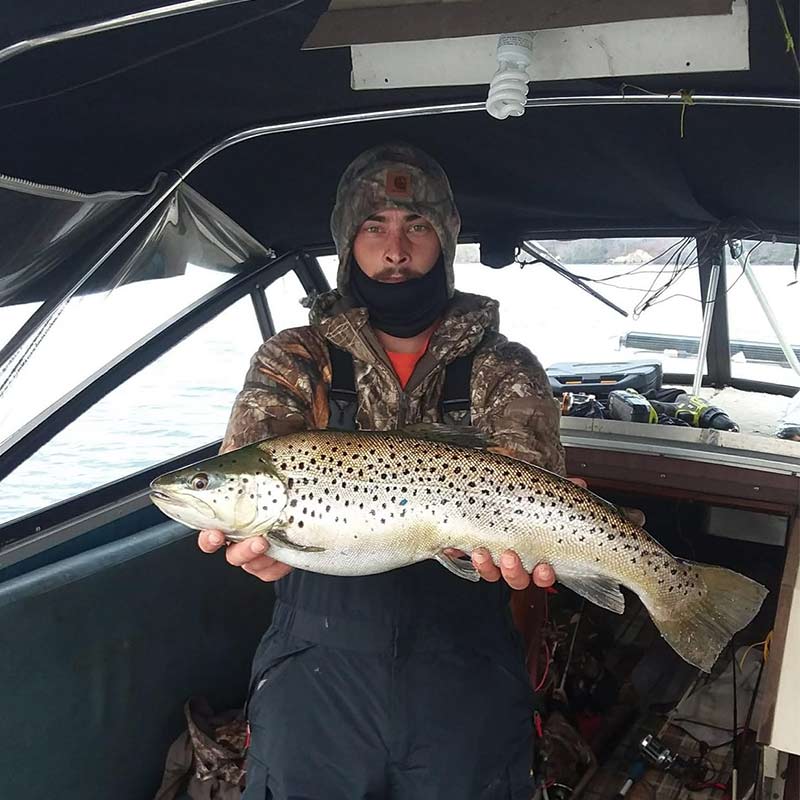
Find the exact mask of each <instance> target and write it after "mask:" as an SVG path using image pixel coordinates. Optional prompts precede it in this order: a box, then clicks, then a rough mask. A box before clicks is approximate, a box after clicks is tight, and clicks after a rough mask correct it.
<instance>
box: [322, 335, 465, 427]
mask: <svg viewBox="0 0 800 800" xmlns="http://www.w3.org/2000/svg"><path fill="white" fill-rule="evenodd" d="M327 345H328V353H329V355H330V359H331V386H330V389H329V390H328V410H329V412H330V421H329V422H328V427H330V428H337V429H339V430H348V431H354V430H355V429H356V414H357V413H358V394H357V392H356V376H355V369H354V367H353V356H352V354H351V353H348V352H347V351H346V350H342V349H341V348H340V347H336V345H334V344H331V343H330V342H328V343H327ZM474 357H475V354H474V353H467V354H466V355H464V356H460V357H459V358H457V359H455V361H451V362H450V363H449V364H448V365H447V366H446V367H445V373H444V388H443V389H442V399H441V401H440V403H439V410H440V412H441V416H442V419H443V420H444V419H446V417H445V415H446V414H453V413H454V412H466V413H465V419H464V421H463V423H462V424H464V425H469V424H470V407H471V402H470V378H471V376H472V361H473V359H474Z"/></svg>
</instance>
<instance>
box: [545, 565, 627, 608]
mask: <svg viewBox="0 0 800 800" xmlns="http://www.w3.org/2000/svg"><path fill="white" fill-rule="evenodd" d="M556 580H557V581H558V582H559V583H563V584H564V586H566V587H567V588H568V589H572V591H573V592H575V594H579V595H580V596H581V597H585V598H586V599H587V600H591V602H592V603H594V604H595V605H598V606H600V608H605V609H607V610H608V611H613V612H614V613H615V614H622V613H623V612H624V611H625V598H624V597H623V596H622V592H621V591H620V589H619V584H618V583H617V582H616V581H615V580H613V579H612V578H607V577H605V576H604V575H597V574H591V573H578V572H576V573H574V574H569V573H565V571H564V568H563V567H560V568H559V569H558V571H557V573H556Z"/></svg>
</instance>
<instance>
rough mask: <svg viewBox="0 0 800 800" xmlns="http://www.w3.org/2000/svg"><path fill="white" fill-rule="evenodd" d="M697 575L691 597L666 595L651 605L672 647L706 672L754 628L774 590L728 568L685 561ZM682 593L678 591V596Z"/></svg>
mask: <svg viewBox="0 0 800 800" xmlns="http://www.w3.org/2000/svg"><path fill="white" fill-rule="evenodd" d="M680 563H681V565H682V566H685V567H691V569H692V571H693V572H695V573H697V575H698V579H697V583H696V586H695V588H694V590H693V591H692V592H690V594H689V595H688V596H687V597H684V596H682V595H679V596H677V597H675V599H674V600H672V596H671V595H669V596H667V595H666V594H665V593H664V592H661V593H660V594H659V595H658V597H657V599H655V601H652V599H651V598H650V599H651V602H648V598H645V605H646V606H647V610H648V611H649V612H650V616H651V617H652V618H653V622H654V623H655V624H656V626H657V627H658V629H659V631H660V632H661V635H662V636H663V637H664V638H665V639H666V640H667V642H668V643H669V644H670V645H671V646H672V648H673V649H674V650H675V651H676V652H677V653H678V655H680V656H681V657H682V658H684V659H685V660H686V661H688V662H689V663H690V664H693V665H694V666H696V667H698V668H699V669H701V670H703V671H705V672H711V668H712V667H713V666H714V663H715V662H716V660H717V658H718V657H719V654H720V653H721V652H722V650H723V648H724V647H725V645H727V644H728V642H729V641H730V640H731V638H732V637H733V635H734V634H735V633H737V632H738V631H740V630H741V629H742V628H744V627H745V626H746V625H749V624H750V622H751V621H752V619H753V617H755V615H756V614H757V613H758V611H759V609H760V608H761V603H762V602H763V601H764V598H765V597H766V596H767V594H768V591H767V589H766V588H765V587H763V586H762V585H761V584H760V583H757V582H756V581H754V580H751V579H750V578H747V577H745V576H744V575H740V574H739V573H738V572H733V571H732V570H729V569H725V568H724V567H714V566H708V565H706V564H695V563H694V562H691V561H681V562H680ZM676 594H677V593H676Z"/></svg>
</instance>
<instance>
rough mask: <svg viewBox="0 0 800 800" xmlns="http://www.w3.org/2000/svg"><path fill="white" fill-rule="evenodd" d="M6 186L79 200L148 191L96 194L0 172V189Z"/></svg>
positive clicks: (122, 195) (100, 199) (126, 195)
mask: <svg viewBox="0 0 800 800" xmlns="http://www.w3.org/2000/svg"><path fill="white" fill-rule="evenodd" d="M1 188H8V189H11V190H17V191H24V192H26V193H27V194H38V195H41V196H43V197H51V198H53V199H56V200H79V201H81V202H84V203H85V202H100V201H103V200H124V199H125V198H127V197H134V196H136V195H144V194H148V193H149V192H113V191H112V192H98V193H97V194H86V193H85V192H79V191H77V190H75V189H66V188H65V187H63V186H55V185H53V184H49V183H37V182H36V181H29V180H27V179H26V178H13V177H12V176H11V175H4V174H3V173H2V172H0V189H1Z"/></svg>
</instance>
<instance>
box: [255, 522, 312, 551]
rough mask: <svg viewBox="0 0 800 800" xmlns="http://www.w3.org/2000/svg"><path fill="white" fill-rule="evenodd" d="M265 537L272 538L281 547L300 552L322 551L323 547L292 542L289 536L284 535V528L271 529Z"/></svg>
mask: <svg viewBox="0 0 800 800" xmlns="http://www.w3.org/2000/svg"><path fill="white" fill-rule="evenodd" d="M267 539H272V540H273V541H275V542H276V543H277V544H279V545H281V546H282V547H287V548H289V549H290V550H298V551H300V552H301V553H324V552H325V548H324V547H314V546H313V545H310V544H298V543H297V542H293V541H292V540H291V539H289V537H288V536H287V535H286V531H284V530H276V529H274V528H273V529H272V530H271V531H270V532H269V533H268V534H267Z"/></svg>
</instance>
